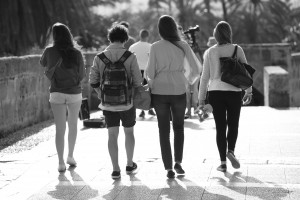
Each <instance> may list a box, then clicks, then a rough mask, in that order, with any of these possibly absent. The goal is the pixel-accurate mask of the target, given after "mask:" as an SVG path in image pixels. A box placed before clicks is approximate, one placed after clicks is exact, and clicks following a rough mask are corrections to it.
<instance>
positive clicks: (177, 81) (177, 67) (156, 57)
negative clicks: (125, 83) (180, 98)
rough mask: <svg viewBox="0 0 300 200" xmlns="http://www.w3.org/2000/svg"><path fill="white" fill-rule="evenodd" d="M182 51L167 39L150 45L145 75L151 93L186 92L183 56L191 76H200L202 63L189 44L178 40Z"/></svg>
mask: <svg viewBox="0 0 300 200" xmlns="http://www.w3.org/2000/svg"><path fill="white" fill-rule="evenodd" d="M180 45H181V46H182V47H183V48H184V52H183V51H182V50H181V49H180V48H179V47H177V46H175V45H174V44H172V43H171V42H169V41H167V40H163V39H162V40H160V41H157V42H155V43H153V44H152V45H151V48H150V55H149V61H148V64H147V67H146V70H145V77H146V79H147V81H148V83H149V87H150V88H151V93H152V94H159V95H181V94H184V93H185V92H186V85H187V83H188V80H187V78H186V76H185V75H184V74H185V71H186V69H185V67H184V58H186V59H187V61H188V63H189V67H190V69H189V70H190V73H191V74H192V76H193V77H196V76H198V77H199V76H200V73H201V71H202V65H201V63H200V62H199V60H198V59H197V57H196V56H195V54H194V52H193V50H192V49H191V48H190V46H189V44H188V43H186V42H185V41H180Z"/></svg>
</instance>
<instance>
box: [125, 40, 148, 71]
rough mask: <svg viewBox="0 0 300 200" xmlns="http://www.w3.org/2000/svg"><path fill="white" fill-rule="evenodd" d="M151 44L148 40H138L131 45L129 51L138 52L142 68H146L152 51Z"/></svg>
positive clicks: (137, 55)
mask: <svg viewBox="0 0 300 200" xmlns="http://www.w3.org/2000/svg"><path fill="white" fill-rule="evenodd" d="M150 47H151V44H150V43H148V42H146V41H138V42H136V43H134V44H133V45H131V46H130V47H129V51H131V52H133V53H135V54H136V57H137V60H138V64H139V68H140V70H145V69H146V66H147V63H148V59H149V52H150Z"/></svg>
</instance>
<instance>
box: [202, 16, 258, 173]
mask: <svg viewBox="0 0 300 200" xmlns="http://www.w3.org/2000/svg"><path fill="white" fill-rule="evenodd" d="M213 35H214V37H215V39H216V41H217V44H215V45H213V46H212V47H210V48H209V49H208V50H206V51H205V53H204V63H203V74H202V76H201V80H200V92H199V106H203V105H204V101H205V97H206V92H207V90H208V101H209V103H210V104H211V105H212V107H213V116H214V120H215V124H216V132H217V135H216V140H217V146H218V150H219V155H220V159H221V165H220V166H219V167H218V168H217V170H219V171H221V172H226V170H227V165H226V156H227V157H228V159H229V160H230V161H231V163H232V166H233V167H234V168H239V167H240V163H239V161H238V159H237V158H236V157H235V155H234V150H235V145H236V141H237V137H238V127H239V119H240V111H241V106H242V102H243V103H244V105H247V104H249V103H250V102H251V99H252V87H250V88H248V89H247V90H246V91H245V95H244V97H242V90H241V89H240V88H237V87H235V86H233V85H230V84H228V83H225V82H223V81H221V66H220V57H231V56H232V54H233V52H234V48H235V45H234V44H232V31H231V27H230V25H229V23H227V22H225V21H221V22H219V23H218V24H217V25H216V27H215V29H214V33H213ZM237 57H238V59H239V60H240V61H241V62H243V63H247V60H246V57H245V54H244V51H243V49H242V48H241V47H240V46H238V48H237ZM207 86H208V87H207ZM207 88H208V89H207ZM227 129H228V131H227V133H226V130H227Z"/></svg>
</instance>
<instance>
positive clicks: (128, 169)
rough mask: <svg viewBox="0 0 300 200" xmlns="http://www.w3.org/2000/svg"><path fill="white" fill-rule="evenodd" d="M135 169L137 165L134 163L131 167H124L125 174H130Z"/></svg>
mask: <svg viewBox="0 0 300 200" xmlns="http://www.w3.org/2000/svg"><path fill="white" fill-rule="evenodd" d="M136 169H137V164H136V163H135V162H132V166H126V173H127V174H131V173H132V172H133V171H134V170H136Z"/></svg>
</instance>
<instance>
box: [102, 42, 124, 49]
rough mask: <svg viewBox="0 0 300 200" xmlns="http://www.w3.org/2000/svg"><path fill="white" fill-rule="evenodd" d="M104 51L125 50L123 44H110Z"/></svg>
mask: <svg viewBox="0 0 300 200" xmlns="http://www.w3.org/2000/svg"><path fill="white" fill-rule="evenodd" d="M106 49H125V47H124V44H123V43H111V44H110V45H109V46H108V47H107V48H106Z"/></svg>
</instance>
